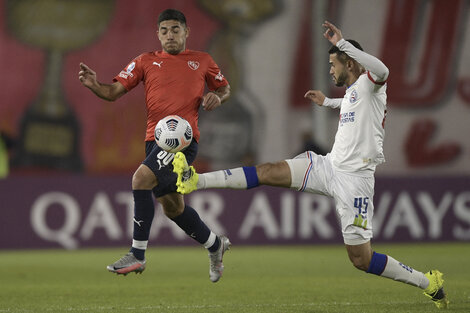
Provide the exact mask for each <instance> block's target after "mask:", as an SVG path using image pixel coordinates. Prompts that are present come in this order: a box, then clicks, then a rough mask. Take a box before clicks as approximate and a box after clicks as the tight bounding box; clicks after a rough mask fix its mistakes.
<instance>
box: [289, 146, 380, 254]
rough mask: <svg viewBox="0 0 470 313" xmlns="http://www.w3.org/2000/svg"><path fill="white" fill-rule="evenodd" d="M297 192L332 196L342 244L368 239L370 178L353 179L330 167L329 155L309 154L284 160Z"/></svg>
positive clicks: (361, 241)
mask: <svg viewBox="0 0 470 313" xmlns="http://www.w3.org/2000/svg"><path fill="white" fill-rule="evenodd" d="M286 162H287V164H289V167H290V171H291V177H292V185H291V188H295V189H297V190H298V191H305V192H310V193H316V194H322V195H327V196H330V197H333V198H334V199H335V203H336V212H337V213H338V215H339V217H340V219H341V230H342V232H343V239H344V243H345V244H347V245H360V244H363V243H366V242H368V241H369V240H370V239H371V238H372V216H373V214H374V203H373V201H372V199H373V197H374V176H373V175H372V176H366V177H361V176H355V175H351V174H350V173H345V172H340V171H338V170H336V169H335V168H333V166H332V164H331V161H330V159H329V155H326V156H322V155H317V154H315V153H313V152H311V151H307V152H304V153H302V154H299V155H298V156H296V157H295V158H294V159H290V160H286Z"/></svg>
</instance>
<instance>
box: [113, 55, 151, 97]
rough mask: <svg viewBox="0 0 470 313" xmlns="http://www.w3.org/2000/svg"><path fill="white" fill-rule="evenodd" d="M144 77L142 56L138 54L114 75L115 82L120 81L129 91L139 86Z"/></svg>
mask: <svg viewBox="0 0 470 313" xmlns="http://www.w3.org/2000/svg"><path fill="white" fill-rule="evenodd" d="M143 77H144V71H143V68H142V56H138V57H137V58H135V59H134V60H132V62H130V63H129V64H127V66H126V67H125V68H124V69H123V70H122V71H121V72H120V73H119V74H118V75H117V76H115V77H114V79H113V82H120V83H121V84H122V85H123V86H124V88H126V90H127V91H129V90H131V89H132V88H134V87H135V86H137V85H138V84H139V83H140V81H141V80H142V79H143Z"/></svg>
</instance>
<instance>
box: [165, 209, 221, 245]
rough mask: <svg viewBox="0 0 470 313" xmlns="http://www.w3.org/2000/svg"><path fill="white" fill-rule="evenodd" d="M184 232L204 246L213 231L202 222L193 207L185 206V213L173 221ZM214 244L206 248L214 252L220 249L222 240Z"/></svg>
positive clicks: (217, 239)
mask: <svg viewBox="0 0 470 313" xmlns="http://www.w3.org/2000/svg"><path fill="white" fill-rule="evenodd" d="M172 220H173V222H175V223H176V224H177V225H178V226H179V227H180V228H181V229H182V230H184V232H185V233H186V234H187V235H188V236H190V237H191V238H193V239H194V240H196V241H197V242H199V243H200V244H202V245H205V244H207V242H208V240H209V236H210V234H211V230H210V229H209V227H207V225H206V224H205V223H204V222H203V221H202V220H201V218H200V217H199V214H197V212H196V210H194V209H193V208H192V207H190V206H188V205H185V206H184V211H183V213H181V214H180V215H178V216H177V217H175V218H173V219H172ZM215 239H216V240H215V242H214V244H212V245H211V246H210V247H206V248H208V249H209V251H211V252H214V251H216V250H217V249H218V248H219V244H220V240H219V238H218V237H217V238H215Z"/></svg>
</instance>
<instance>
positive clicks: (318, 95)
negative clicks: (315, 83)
mask: <svg viewBox="0 0 470 313" xmlns="http://www.w3.org/2000/svg"><path fill="white" fill-rule="evenodd" d="M304 98H306V99H309V100H310V101H313V103H315V104H318V105H320V106H322V105H323V102H324V101H325V95H324V94H323V92H321V91H320V90H309V91H307V92H306V93H305V95H304Z"/></svg>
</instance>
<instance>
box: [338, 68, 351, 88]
mask: <svg viewBox="0 0 470 313" xmlns="http://www.w3.org/2000/svg"><path fill="white" fill-rule="evenodd" d="M347 78H348V76H347V75H346V72H345V71H343V72H341V73H340V74H339V76H338V78H337V79H336V81H335V85H336V87H342V86H344V84H345V83H346V79H347Z"/></svg>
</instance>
